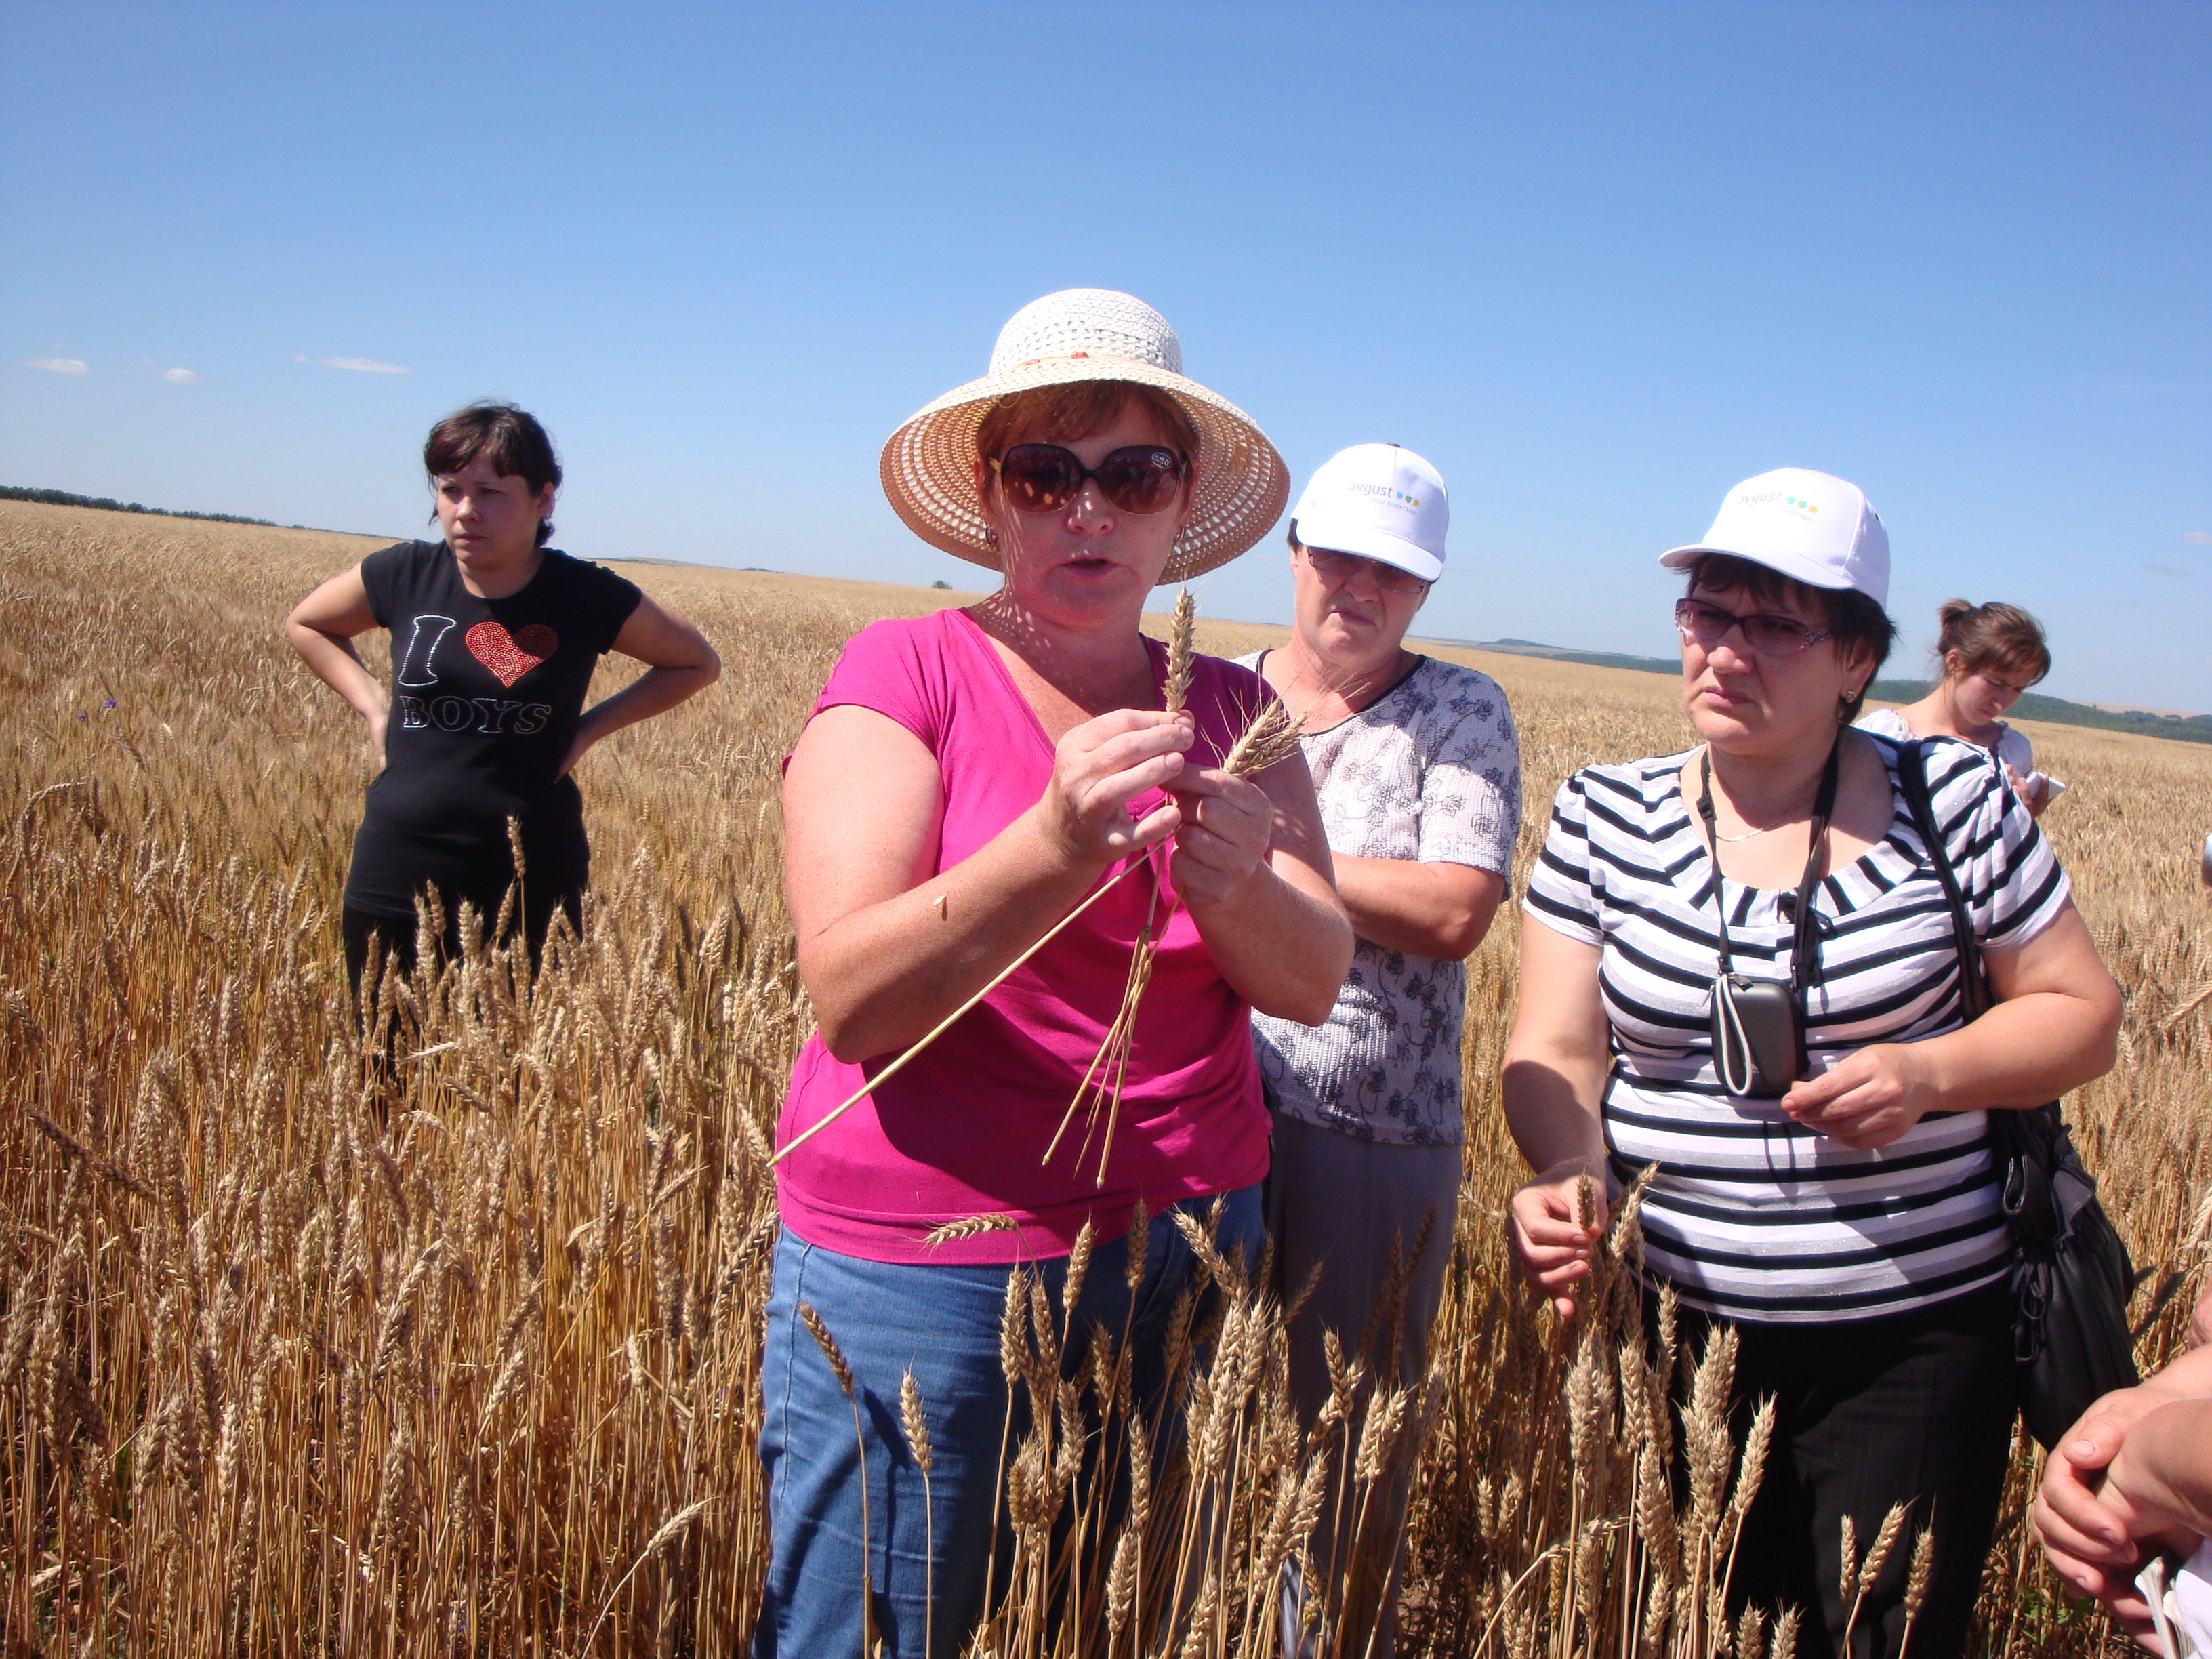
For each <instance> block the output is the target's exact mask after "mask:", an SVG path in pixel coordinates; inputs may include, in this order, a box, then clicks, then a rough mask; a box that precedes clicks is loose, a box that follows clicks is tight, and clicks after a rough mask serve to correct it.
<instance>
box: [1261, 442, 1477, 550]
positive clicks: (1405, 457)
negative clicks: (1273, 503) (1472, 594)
mask: <svg viewBox="0 0 2212 1659" xmlns="http://www.w3.org/2000/svg"><path fill="white" fill-rule="evenodd" d="M1450 521H1451V507H1450V503H1449V501H1446V499H1445V497H1444V481H1443V475H1441V474H1440V473H1438V472H1437V470H1436V468H1434V467H1432V466H1431V465H1429V464H1428V463H1427V462H1426V461H1425V460H1423V459H1421V458H1420V457H1419V455H1416V454H1415V453H1413V451H1412V450H1410V449H1402V448H1401V447H1399V446H1398V445H1396V444H1354V445H1352V447H1351V448H1349V449H1340V450H1339V451H1338V452H1337V453H1335V454H1334V455H1332V456H1330V457H1329V458H1328V459H1327V460H1326V461H1323V462H1322V464H1321V466H1320V468H1319V469H1318V470H1317V471H1316V472H1315V473H1314V475H1313V477H1311V478H1310V479H1309V480H1307V483H1306V487H1305V493H1304V495H1300V496H1299V497H1298V504H1297V506H1296V507H1293V508H1292V509H1291V532H1292V533H1293V534H1295V535H1296V536H1297V538H1298V540H1299V541H1300V542H1302V543H1303V544H1304V545H1306V546H1308V547H1319V548H1323V549H1326V550H1329V551H1332V552H1336V553H1352V554H1356V555H1358V556H1359V557H1361V558H1363V559H1376V560H1379V561H1381V562H1383V563H1384V564H1388V565H1395V566H1396V567H1397V568H1399V569H1401V570H1408V571H1411V572H1412V573H1413V574H1414V575H1416V576H1419V578H1420V579H1421V580H1423V581H1425V582H1432V581H1434V580H1436V579H1437V577H1439V576H1441V575H1443V574H1444V527H1445V526H1446V525H1448V524H1449V522H1450Z"/></svg>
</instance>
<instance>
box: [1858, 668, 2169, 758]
mask: <svg viewBox="0 0 2212 1659" xmlns="http://www.w3.org/2000/svg"><path fill="white" fill-rule="evenodd" d="M1867 695H1868V696H1870V697H1872V698H1874V699H1875V702H1919V701H1920V700H1921V698H1923V697H1924V696H1927V695H1928V682H1927V681H1925V680H1876V681H1875V683H1874V684H1872V685H1870V686H1869V687H1868V688H1867ZM2009 713H2010V714H2011V717H2012V718H2013V719H2015V720H2049V721H2051V723H2052V724H2054V725H2057V726H2100V727H2101V728H2103V729H2104V730H2105V731H2107V732H2142V734H2143V735H2144V736H2146V737H2152V738H2179V739H2181V741H2182V742H2184V743H2212V714H2152V713H2150V712H2149V711H2148V709H2143V708H2123V709H2114V708H2092V707H2090V705H2088V704H2087V703H2086V702H2067V700H2066V699H2065V698H2063V697H2046V696H2043V695H2042V694H2041V693H2040V692H2036V691H2023V692H2021V696H2020V701H2019V702H2016V703H2015V704H2013V706H2012V708H2011V709H2010V710H2009Z"/></svg>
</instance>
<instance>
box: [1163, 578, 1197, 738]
mask: <svg viewBox="0 0 2212 1659" xmlns="http://www.w3.org/2000/svg"><path fill="white" fill-rule="evenodd" d="M1197 620H1198V600H1197V599H1196V598H1195V597H1194V596H1193V594H1192V593H1191V591H1190V589H1188V587H1186V588H1184V589H1183V590H1182V592H1180V593H1178V594H1176V608H1175V627H1174V629H1173V630H1172V631H1171V632H1170V634H1169V635H1168V678H1167V685H1166V688H1165V695H1164V697H1163V698H1162V702H1164V704H1165V705H1166V708H1167V712H1168V713H1169V714H1181V713H1182V709H1183V706H1184V704H1185V703H1186V702H1188V699H1189V696H1190V647H1191V634H1192V631H1193V626H1194V623H1196V622H1197Z"/></svg>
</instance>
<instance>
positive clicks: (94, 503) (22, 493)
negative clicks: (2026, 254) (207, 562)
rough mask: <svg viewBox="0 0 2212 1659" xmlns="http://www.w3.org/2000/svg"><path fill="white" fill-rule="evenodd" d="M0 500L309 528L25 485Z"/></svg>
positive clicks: (3, 491) (4, 491)
mask: <svg viewBox="0 0 2212 1659" xmlns="http://www.w3.org/2000/svg"><path fill="white" fill-rule="evenodd" d="M0 501H38V502H40V503H41V504H42V505H44V506H46V507H98V508H99V509H100V511H101V512H103V513H154V514H155V515H156V516H157V517H160V518H164V519H211V520H215V521H216V523H218V524H261V525H267V526H269V527H270V528H271V529H272V530H285V529H290V530H304V529H306V528H307V526H305V525H297V524H295V525H280V524H278V523H277V522H276V520H274V519H246V518H241V517H240V516H239V515H238V514H237V513H181V512H179V511H178V510H177V509H176V508H174V507H141V506H140V505H139V504H138V503H137V502H136V501H112V500H110V499H109V498H108V497H107V496H106V495H70V492H69V491H68V490H66V489H25V488H23V486H21V484H0Z"/></svg>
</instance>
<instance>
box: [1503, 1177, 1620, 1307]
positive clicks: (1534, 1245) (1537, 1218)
mask: <svg viewBox="0 0 2212 1659" xmlns="http://www.w3.org/2000/svg"><path fill="white" fill-rule="evenodd" d="M1605 1212H1606V1203H1605V1187H1604V1184H1603V1183H1602V1182H1600V1181H1598V1180H1596V1179H1595V1177H1594V1176H1592V1174H1591V1171H1590V1166H1589V1161H1588V1160H1586V1159H1583V1158H1571V1159H1569V1160H1567V1161H1565V1162H1564V1163H1560V1164H1554V1165H1553V1166H1552V1167H1551V1168H1550V1169H1548V1170H1545V1171H1544V1172H1543V1173H1542V1174H1541V1175H1540V1176H1537V1177H1536V1178H1535V1179H1534V1181H1532V1182H1529V1183H1528V1185H1527V1186H1525V1187H1523V1188H1522V1189H1521V1190H1520V1191H1519V1192H1517V1193H1516V1194H1513V1198H1512V1201H1511V1203H1510V1205H1508V1206H1507V1214H1508V1217H1509V1225H1508V1227H1507V1236H1508V1237H1509V1239H1510V1242H1511V1243H1512V1246H1513V1259H1514V1260H1515V1261H1517V1262H1519V1263H1520V1264H1521V1272H1522V1276H1523V1277H1525V1278H1526V1279H1528V1283H1529V1284H1530V1285H1533V1286H1534V1287H1535V1288H1536V1289H1537V1290H1538V1291H1541V1292H1542V1293H1543V1294H1544V1295H1546V1296H1547V1297H1550V1298H1551V1301H1552V1309H1553V1312H1555V1313H1557V1314H1558V1315H1559V1317H1560V1318H1562V1319H1571V1318H1573V1317H1574V1312H1575V1286H1576V1285H1577V1284H1578V1283H1579V1282H1580V1281H1582V1280H1583V1279H1587V1278H1589V1273H1590V1259H1591V1257H1592V1256H1593V1255H1595V1253H1596V1250H1597V1241H1598V1237H1599V1235H1600V1234H1601V1233H1602V1232H1603V1231H1605V1223H1606V1214H1605Z"/></svg>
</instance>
